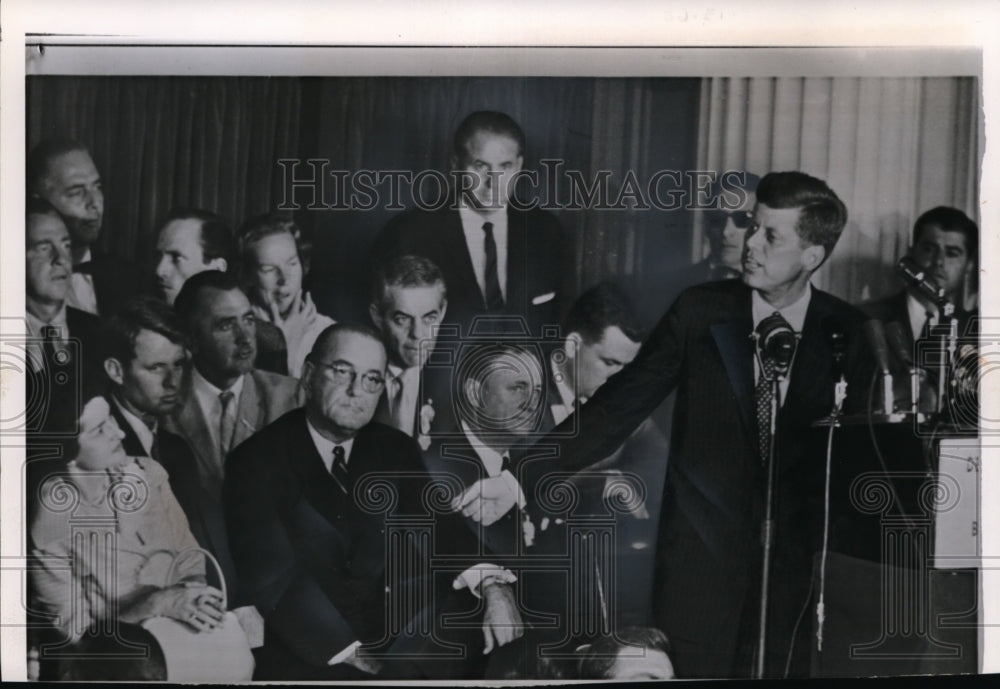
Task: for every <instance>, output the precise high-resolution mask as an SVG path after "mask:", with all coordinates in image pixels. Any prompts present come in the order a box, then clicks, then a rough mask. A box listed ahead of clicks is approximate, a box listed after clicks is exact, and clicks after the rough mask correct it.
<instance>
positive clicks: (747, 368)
mask: <svg viewBox="0 0 1000 689" xmlns="http://www.w3.org/2000/svg"><path fill="white" fill-rule="evenodd" d="M846 220H847V211H846V209H845V207H844V204H843V203H842V202H841V201H840V199H839V198H837V196H836V194H834V193H833V191H831V190H830V188H829V187H828V186H827V185H826V183H825V182H823V181H821V180H819V179H816V178H813V177H810V176H808V175H805V174H803V173H801V172H783V173H773V174H769V175H767V176H766V177H764V178H763V179H762V180H761V182H760V185H759V186H758V188H757V205H756V207H755V209H754V217H753V222H752V223H751V225H750V227H749V228H748V230H747V235H746V239H745V245H744V250H743V276H742V280H728V281H722V282H713V283H707V284H705V285H699V286H696V287H693V288H691V289H689V290H687V291H685V292H684V293H682V294H681V295H680V297H678V298H677V300H676V301H675V302H674V304H673V306H671V308H670V309H669V310H668V312H667V313H666V315H664V317H663V318H662V319H661V320H660V322H659V324H658V325H657V326H656V328H655V329H654V330H653V332H652V333H651V335H650V336H649V337H648V338H647V340H646V342H645V344H644V345H643V347H642V349H641V350H640V352H639V354H638V356H637V357H636V358H635V359H634V360H633V361H632V363H631V364H629V365H628V366H626V367H625V368H624V369H623V370H622V371H621V372H620V373H618V374H617V375H615V376H612V377H611V378H610V379H609V380H608V381H607V383H605V384H604V385H603V386H601V388H600V389H599V390H598V391H597V393H596V394H595V395H594V396H593V397H592V398H591V399H590V400H589V401H588V402H587V404H585V405H583V407H582V408H581V410H580V411H579V412H578V414H579V415H580V419H579V421H578V424H579V426H578V428H579V429H580V430H579V433H578V434H577V435H576V436H575V437H572V438H569V439H566V438H562V439H560V438H559V437H558V433H559V432H560V431H562V432H566V424H565V423H564V424H562V426H561V427H559V428H557V429H556V431H554V432H553V434H552V435H550V436H548V437H547V438H545V439H543V440H542V441H539V445H542V444H544V445H549V446H551V445H558V446H559V453H560V459H559V460H558V461H553V460H551V459H549V458H545V459H540V460H538V461H531V460H530V459H527V460H525V461H522V462H521V464H520V465H519V469H520V476H519V477H518V478H519V481H520V482H521V485H522V487H523V488H524V491H525V493H526V494H528V495H530V496H531V497H529V509H531V504H532V499H533V498H534V497H535V496H534V495H533V488H532V487H533V486H536V485H537V484H538V481H539V480H540V479H541V478H542V477H543V476H544V475H545V474H546V473H547V472H548V471H573V470H577V469H579V468H583V467H586V466H587V465H589V464H591V463H593V462H594V461H595V460H597V459H600V458H602V457H604V456H606V455H608V454H610V453H611V452H612V451H613V450H615V449H616V448H617V447H618V446H619V445H620V444H621V443H622V442H623V441H624V440H625V439H626V438H627V437H628V435H629V434H630V433H632V431H634V430H635V428H636V427H637V426H638V425H639V424H640V423H641V422H642V421H643V420H644V419H645V418H646V417H647V416H649V414H650V412H652V411H653V409H655V408H656V406H657V405H658V404H659V403H660V402H661V401H662V400H663V399H664V397H666V396H667V395H668V394H669V393H670V392H671V391H672V390H675V389H676V391H677V405H676V410H675V414H674V421H673V433H672V438H671V447H670V456H669V463H668V466H667V478H666V481H665V487H664V496H663V506H662V510H661V518H660V529H659V534H658V542H657V558H656V559H657V564H656V577H655V584H654V597H653V600H654V611H653V612H654V615H653V618H654V621H655V623H656V624H657V626H659V627H661V628H662V629H663V630H664V631H665V632H666V633H667V636H668V637H669V638H670V641H671V644H672V646H673V648H674V650H675V660H676V668H677V675H678V677H682V678H686V677H730V676H749V675H750V674H751V667H752V660H753V658H754V652H755V647H756V642H757V620H758V611H759V603H760V571H761V562H762V556H761V548H760V545H759V544H760V534H761V522H762V517H763V515H764V508H765V505H764V502H765V500H764V495H765V490H764V486H765V478H766V477H765V472H764V466H765V465H764V462H763V457H764V456H766V454H767V445H766V442H767V435H766V433H761V429H762V428H763V429H767V428H768V427H769V426H770V423H769V420H768V419H767V418H763V417H762V416H761V415H759V414H758V412H757V409H758V408H760V407H763V408H769V405H768V404H767V403H766V399H765V398H763V397H762V396H763V395H764V394H765V390H766V389H768V388H770V386H758V383H759V382H760V380H761V378H762V376H761V371H760V368H761V366H760V364H759V361H758V359H757V357H756V356H755V352H754V348H755V344H754V340H753V339H752V338H751V335H752V334H753V333H754V332H755V330H756V329H757V328H758V325H759V324H760V323H761V322H762V321H763V320H764V319H765V318H767V317H770V316H772V315H773V314H774V313H775V312H777V313H778V314H780V317H781V318H783V319H784V320H785V322H786V323H787V326H788V327H790V328H791V329H792V330H794V331H795V332H796V333H798V334H799V337H800V339H799V340H798V344H797V351H796V354H795V358H794V362H793V363H792V365H791V368H790V373H789V376H788V378H787V379H786V380H785V382H783V383H782V384H781V396H780V398H779V401H780V409H779V412H778V418H777V428H778V435H777V440H776V444H775V450H776V457H777V474H776V476H777V478H776V484H775V485H776V495H777V505H778V512H777V515H776V527H775V536H774V538H775V540H774V542H775V546H774V547H775V550H774V556H773V570H772V572H773V578H772V580H771V590H772V592H774V595H773V596H772V606H771V612H770V617H769V619H770V623H769V636H768V643H767V649H768V655H767V665H766V674H767V675H772V676H773V675H780V674H782V672H783V670H784V665H785V660H786V657H787V654H788V652H789V648H790V645H791V643H792V639H793V636H795V634H794V632H793V630H794V627H795V621H796V619H797V618H798V616H799V614H800V612H801V611H802V610H803V609H804V607H805V606H806V605H807V601H808V600H809V594H810V591H809V585H810V571H811V559H812V555H813V553H814V552H815V551H816V550H818V549H819V547H820V544H821V542H822V538H821V535H822V534H821V528H822V524H823V485H824V484H823V481H824V474H823V469H824V462H823V457H822V453H818V454H817V456H812V454H811V452H810V451H808V450H807V445H808V444H809V441H810V438H811V436H812V433H811V432H810V427H811V425H812V423H813V422H814V421H816V420H818V419H820V418H822V417H824V416H826V415H828V414H829V413H830V412H831V410H832V409H833V406H834V385H833V369H834V355H833V350H834V345H833V342H832V340H833V338H831V337H830V333H832V332H835V331H841V332H843V333H844V336H845V337H844V339H845V340H846V344H847V354H846V359H845V362H844V368H845V370H846V372H847V380H848V383H849V385H848V399H847V404H848V405H852V406H854V405H860V402H859V401H857V400H859V398H860V399H863V397H864V394H865V388H866V386H865V384H864V383H867V380H865V369H866V366H865V363H864V358H863V356H862V351H863V349H862V346H861V345H862V342H861V338H860V337H859V335H860V332H859V330H860V325H861V323H862V321H863V316H862V315H861V314H860V312H858V311H857V310H855V309H854V308H853V307H851V306H850V305H848V304H846V303H844V302H843V301H841V300H840V299H837V298H835V297H833V296H831V295H829V294H826V293H824V292H821V291H820V290H818V289H815V288H813V287H812V286H811V285H810V278H811V276H812V275H813V273H814V272H815V271H816V270H817V269H818V268H819V267H820V265H822V263H823V262H824V261H825V260H826V258H827V257H828V256H829V254H830V252H831V251H832V250H833V247H834V245H835V244H836V242H837V239H838V238H839V236H840V234H841V232H842V230H843V228H844V225H845V223H846ZM765 365H768V364H765ZM862 381H864V382H862ZM758 388H759V389H758ZM771 389H773V388H771ZM664 459H665V460H666V458H664ZM477 488H478V490H479V494H480V495H481V496H482V495H487V496H492V495H493V494H497V495H500V491H499V490H498V489H497V488H498V487H493V486H488V485H486V484H485V483H483V485H480V486H478V487H477ZM474 493H475V491H473V494H474ZM494 511H495V510H494ZM808 629H809V625H808V623H803V624H802V625H800V629H799V631H800V632H805V633H807V632H808ZM806 650H807V649H806ZM806 657H808V653H806ZM798 671H799V672H801V671H802V670H801V668H800V669H799V670H798Z"/></svg>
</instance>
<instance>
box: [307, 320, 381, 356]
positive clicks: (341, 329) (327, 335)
mask: <svg viewBox="0 0 1000 689" xmlns="http://www.w3.org/2000/svg"><path fill="white" fill-rule="evenodd" d="M345 333H353V334H355V335H361V336H362V337H367V338H369V339H372V340H374V341H375V342H377V343H378V344H380V345H381V344H382V333H380V332H379V331H378V330H376V329H375V327H374V326H371V325H368V324H367V323H345V322H343V321H341V322H339V323H334V324H333V325H328V326H327V327H326V328H324V329H323V332H321V333H320V334H319V336H318V337H317V338H316V342H314V343H313V348H312V349H311V350H309V354H307V355H306V361H311V362H313V363H314V364H315V363H318V362H319V358H320V354H322V353H323V352H325V351H326V350H327V349H328V348H329V347H330V342H331V341H332V340H333V338H335V337H337V336H338V335H342V334H345Z"/></svg>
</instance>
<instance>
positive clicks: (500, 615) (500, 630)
mask: <svg viewBox="0 0 1000 689" xmlns="http://www.w3.org/2000/svg"><path fill="white" fill-rule="evenodd" d="M483 600H485V601H486V613H485V614H484V615H483V637H484V639H485V640H486V646H485V647H484V648H483V653H484V654H486V653H489V652H490V651H492V650H493V647H494V642H495V645H496V647H497V648H499V647H500V646H503V645H504V644H509V643H510V642H511V641H513V640H514V639H517V638H520V637H521V635H522V634H523V633H524V629H523V626H522V624H521V613H520V612H518V610H517V603H516V602H515V600H514V592H513V591H512V590H511V588H510V586H509V585H507V584H504V583H500V582H490V583H487V584H484V585H483Z"/></svg>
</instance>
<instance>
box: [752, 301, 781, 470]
mask: <svg viewBox="0 0 1000 689" xmlns="http://www.w3.org/2000/svg"><path fill="white" fill-rule="evenodd" d="M775 315H779V314H778V313H777V312H775ZM754 401H755V402H756V404H757V440H758V447H759V448H760V461H761V462H766V461H767V457H768V455H769V454H770V451H771V406H772V404H773V403H774V359H772V358H771V357H770V356H768V355H766V354H764V355H762V356H761V367H760V377H759V378H758V379H757V387H756V388H755V389H754Z"/></svg>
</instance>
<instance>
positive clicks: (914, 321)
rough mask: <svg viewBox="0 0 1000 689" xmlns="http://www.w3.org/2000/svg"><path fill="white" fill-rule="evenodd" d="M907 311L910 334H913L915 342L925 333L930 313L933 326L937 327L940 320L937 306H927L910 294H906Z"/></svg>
mask: <svg viewBox="0 0 1000 689" xmlns="http://www.w3.org/2000/svg"><path fill="white" fill-rule="evenodd" d="M906 311H907V313H909V314H910V332H911V333H913V341H914V342H916V341H917V340H919V339H920V333H921V332H923V329H924V322H925V321H926V320H927V314H928V313H930V314H931V319H930V322H931V326H935V325H937V324H938V320H940V319H939V318H938V310H937V306H934V305H931V306H926V305H925V304H922V303H921V302H920V300H919V299H917V298H916V297H914V296H913V295H912V294H910V293H909V292H907V293H906Z"/></svg>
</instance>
